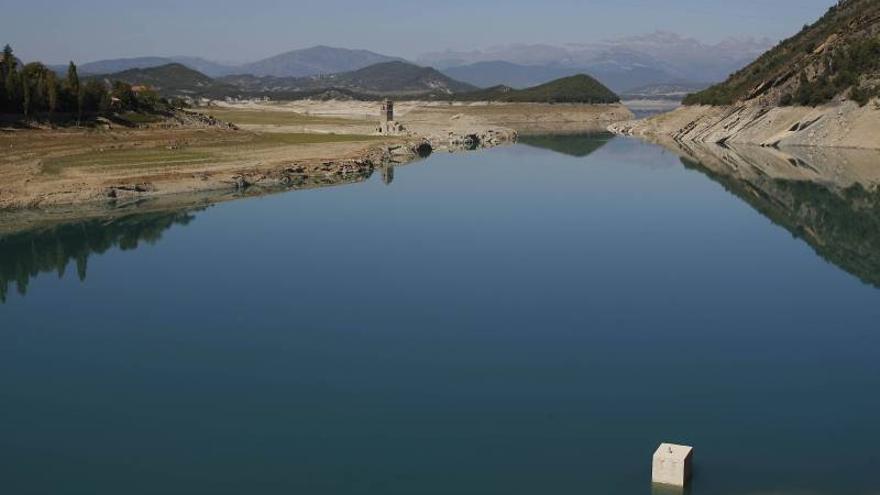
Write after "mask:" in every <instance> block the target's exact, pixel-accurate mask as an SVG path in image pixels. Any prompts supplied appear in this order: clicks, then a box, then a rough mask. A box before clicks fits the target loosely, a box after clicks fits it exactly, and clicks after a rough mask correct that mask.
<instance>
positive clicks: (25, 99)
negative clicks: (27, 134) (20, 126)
mask: <svg viewBox="0 0 880 495" xmlns="http://www.w3.org/2000/svg"><path fill="white" fill-rule="evenodd" d="M21 109H22V112H23V113H24V119H25V120H28V118H29V117H30V113H31V81H30V78H28V74H27V72H22V73H21Z"/></svg>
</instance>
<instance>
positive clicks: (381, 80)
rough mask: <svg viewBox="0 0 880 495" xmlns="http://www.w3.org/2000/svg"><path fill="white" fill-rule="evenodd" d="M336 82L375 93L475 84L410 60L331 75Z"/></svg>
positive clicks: (442, 89) (462, 88) (459, 88)
mask: <svg viewBox="0 0 880 495" xmlns="http://www.w3.org/2000/svg"><path fill="white" fill-rule="evenodd" d="M327 79H329V80H332V81H334V82H336V85H338V86H342V87H347V88H352V89H357V90H359V91H364V92H373V93H398V94H399V93H411V92H428V93H430V92H438V93H448V94H453V93H461V92H467V91H473V90H475V89H476V86H471V85H470V84H467V83H463V82H460V81H456V80H455V79H452V78H451V77H449V76H447V75H445V74H442V73H440V72H439V71H437V70H435V69H433V68H431V67H421V66H418V65H414V64H410V63H407V62H385V63H381V64H374V65H371V66H369V67H364V68H363V69H360V70H356V71H353V72H345V73H342V74H337V75H335V76H328V78H327Z"/></svg>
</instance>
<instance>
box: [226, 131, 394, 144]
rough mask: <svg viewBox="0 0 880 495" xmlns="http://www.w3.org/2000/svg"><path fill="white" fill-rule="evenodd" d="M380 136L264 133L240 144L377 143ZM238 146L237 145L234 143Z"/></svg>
mask: <svg viewBox="0 0 880 495" xmlns="http://www.w3.org/2000/svg"><path fill="white" fill-rule="evenodd" d="M380 139H383V137H382V136H366V135H362V134H310V133H287V132H283V133H282V132H264V133H261V134H257V135H256V137H255V138H254V139H253V140H252V141H248V142H244V143H241V144H245V145H254V146H286V145H292V144H320V143H347V142H360V141H377V140H380ZM235 144H238V143H235Z"/></svg>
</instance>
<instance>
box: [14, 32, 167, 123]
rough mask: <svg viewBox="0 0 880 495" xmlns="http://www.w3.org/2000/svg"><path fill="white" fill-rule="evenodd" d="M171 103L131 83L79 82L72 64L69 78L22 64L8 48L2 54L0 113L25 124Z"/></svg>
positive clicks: (156, 107) (163, 106)
mask: <svg viewBox="0 0 880 495" xmlns="http://www.w3.org/2000/svg"><path fill="white" fill-rule="evenodd" d="M169 107H170V104H169V102H167V101H165V100H163V99H161V98H159V96H158V95H157V94H156V93H155V92H154V91H151V90H145V91H139V92H135V91H134V89H133V88H132V86H131V85H130V84H127V83H125V82H122V81H114V82H112V83H110V82H108V81H106V80H102V79H99V78H86V79H84V80H82V79H80V77H79V73H78V72H77V67H76V64H74V63H73V62H70V65H69V66H68V67H67V74H66V76H59V75H58V74H56V72H55V71H54V70H52V69H50V68H49V67H47V66H45V65H44V64H42V63H40V62H32V63H29V64H23V63H22V62H20V61H19V60H18V59H17V58H16V57H15V54H14V53H13V51H12V47H11V46H9V45H6V47H5V48H4V49H3V53H2V55H0V113H4V114H12V115H15V116H17V117H19V118H23V119H24V120H25V121H32V120H39V119H42V118H45V119H47V120H48V121H50V122H54V121H57V120H67V121H69V120H74V119H75V120H76V122H77V124H79V123H80V122H81V121H82V120H83V119H84V118H93V117H95V116H98V115H105V114H110V113H114V112H130V111H140V112H157V111H161V110H167V109H168V108H169Z"/></svg>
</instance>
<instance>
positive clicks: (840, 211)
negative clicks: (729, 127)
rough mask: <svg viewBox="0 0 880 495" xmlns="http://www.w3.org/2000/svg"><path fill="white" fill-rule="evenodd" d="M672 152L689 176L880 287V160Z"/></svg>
mask: <svg viewBox="0 0 880 495" xmlns="http://www.w3.org/2000/svg"><path fill="white" fill-rule="evenodd" d="M667 145H669V144H667ZM672 146H674V147H675V148H676V149H677V151H679V152H680V153H681V154H682V159H681V161H682V163H683V164H684V165H685V166H686V167H687V168H689V169H692V170H697V171H699V172H701V173H703V174H704V175H706V176H707V177H709V178H711V179H712V180H714V181H716V182H718V183H719V184H721V185H722V186H724V188H725V189H726V190H727V191H729V192H731V193H733V194H735V195H736V196H737V197H739V198H740V199H742V200H743V201H745V202H746V203H748V204H749V205H750V206H751V207H753V208H754V209H756V210H757V211H759V212H760V213H761V214H763V215H764V216H766V217H767V218H769V219H770V220H771V221H773V222H774V223H775V224H777V225H780V226H782V227H784V228H785V229H787V230H788V231H789V232H791V234H792V235H793V236H795V237H797V238H799V239H803V240H804V241H806V242H807V243H808V244H809V245H810V246H811V247H812V248H813V250H815V251H816V253H818V254H819V255H820V256H822V257H823V258H824V259H826V260H827V261H829V262H831V263H833V264H834V265H836V266H838V267H840V268H841V269H843V270H845V271H847V272H849V273H851V274H853V275H855V276H856V277H858V278H859V279H860V280H862V281H863V282H865V283H868V284H871V285H874V286H875V287H880V190H878V188H877V185H878V183H880V170H878V169H880V153H878V152H875V151H870V150H847V149H839V150H830V149H806V148H805V149H787V150H777V149H768V148H760V147H742V146H739V147H733V146H718V145H708V144H699V145H694V144H691V145H685V144H682V143H674V144H673V145H672Z"/></svg>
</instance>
